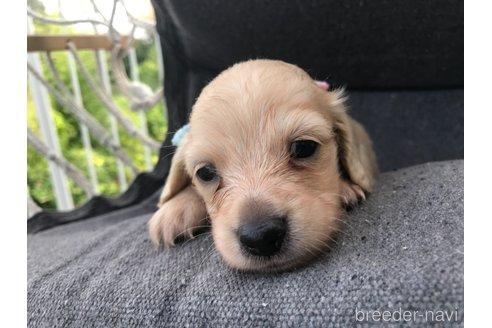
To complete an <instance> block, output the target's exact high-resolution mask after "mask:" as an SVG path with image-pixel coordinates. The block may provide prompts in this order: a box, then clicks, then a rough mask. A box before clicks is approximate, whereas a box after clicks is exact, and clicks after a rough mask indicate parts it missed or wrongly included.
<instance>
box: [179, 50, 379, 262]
mask: <svg viewBox="0 0 492 328" xmlns="http://www.w3.org/2000/svg"><path fill="white" fill-rule="evenodd" d="M344 124H345V125H347V126H343V125H344ZM350 124H357V123H355V122H354V121H351V120H350V119H349V118H348V117H347V116H346V114H345V113H344V108H343V105H342V100H341V99H340V94H339V93H331V92H327V91H325V90H323V89H321V88H320V87H318V86H317V85H316V84H315V82H314V81H313V80H312V79H311V78H310V77H309V76H308V75H307V74H306V73H305V72H304V71H302V70H301V69H299V68H298V67H296V66H293V65H289V64H286V63H283V62H278V61H267V60H262V61H249V62H245V63H242V64H238V65H235V66H233V67H232V68H230V69H228V70H227V71H225V72H223V73H222V74H221V75H219V76H218V77H217V78H216V79H215V80H213V81H212V82H211V83H210V84H209V85H208V86H207V87H206V88H205V89H204V90H203V92H202V94H201V95H200V97H199V98H198V100H197V102H196V104H195V106H194V107H193V112H192V115H191V117H190V131H189V133H188V135H187V136H186V138H185V140H183V143H182V144H181V145H180V149H179V151H180V152H181V154H182V156H181V158H182V165H183V166H184V168H185V170H184V171H185V172H186V173H185V174H187V175H188V177H189V181H190V182H191V184H192V186H194V189H195V191H196V192H197V194H198V195H199V197H200V198H201V199H202V200H203V203H204V204H205V208H206V211H207V213H208V215H209V218H210V221H211V225H212V235H213V238H214V242H215V245H216V248H217V249H218V251H219V252H220V254H221V255H222V257H223V258H224V260H225V261H226V262H227V263H228V264H229V265H230V266H232V267H234V268H238V269H241V270H255V271H258V270H260V271H267V270H282V269H286V268H289V267H293V266H297V265H300V264H302V263H304V262H305V261H306V260H308V259H310V258H312V257H313V256H314V255H316V254H318V253H319V252H320V251H321V250H323V249H324V248H325V247H326V246H327V244H328V243H329V242H330V240H331V238H332V235H333V233H334V232H335V231H336V230H337V229H338V226H339V222H340V219H341V216H342V213H343V205H344V203H350V202H356V201H357V200H358V199H359V198H363V197H364V192H366V191H369V189H370V188H371V187H372V184H373V179H374V178H373V173H372V172H371V173H370V174H369V175H368V174H366V172H362V173H357V172H352V171H354V170H355V171H357V170H364V168H362V169H361V168H355V169H354V168H352V167H350V165H351V164H350V163H347V161H352V160H357V161H359V162H367V160H366V159H360V158H356V159H354V158H352V157H353V156H352V157H351V155H348V154H345V153H344V152H353V149H348V148H350V147H352V148H354V147H355V148H358V147H359V146H358V145H357V144H351V145H343V144H342V143H345V142H346V139H351V140H353V139H354V135H355V134H356V132H354V131H353V130H354V129H353V127H348V125H350ZM358 127H359V126H357V128H358ZM357 133H363V131H362V132H361V131H358V132H357ZM363 134H364V136H363V137H367V135H365V133H363ZM367 142H369V139H368V138H367ZM352 143H353V141H352ZM364 145H365V144H364ZM364 147H366V146H364ZM368 149H369V150H370V149H371V147H370V142H369V146H368ZM364 156H365V155H364ZM371 156H372V153H371V154H370V155H368V157H371ZM368 160H369V161H370V162H371V163H370V165H374V163H372V161H373V158H369V159H368ZM359 164H360V163H358V164H355V166H357V165H359ZM173 165H176V163H173ZM359 166H360V165H359ZM368 170H372V171H374V172H375V166H374V167H369V168H368ZM366 171H367V170H366ZM354 174H355V175H357V174H359V175H360V176H361V177H362V178H361V179H359V180H360V181H362V180H364V179H366V180H367V181H362V182H360V181H359V183H354V181H352V180H351V177H350V176H351V175H354ZM183 205H184V206H186V204H183Z"/></svg>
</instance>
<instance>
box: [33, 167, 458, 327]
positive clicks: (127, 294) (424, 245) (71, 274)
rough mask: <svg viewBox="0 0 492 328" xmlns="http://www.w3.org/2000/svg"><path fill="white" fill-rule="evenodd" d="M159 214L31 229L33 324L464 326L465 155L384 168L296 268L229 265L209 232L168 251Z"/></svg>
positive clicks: (76, 325) (78, 325)
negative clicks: (160, 243)
mask: <svg viewBox="0 0 492 328" xmlns="http://www.w3.org/2000/svg"><path fill="white" fill-rule="evenodd" d="M149 217H150V213H148V214H144V215H142V214H140V215H135V216H134V217H132V218H131V219H124V220H118V213H112V214H110V215H106V216H101V217H97V218H93V219H89V220H85V221H81V222H77V223H72V224H69V225H65V226H59V227H56V228H53V229H50V230H47V231H43V232H41V233H38V234H35V235H30V236H28V256H27V264H28V313H27V315H28V325H29V326H30V327H141V326H148V327H155V326H169V327H186V326H191V327H330V326H337V327H338V326H339V327H351V326H358V325H361V326H365V325H372V324H381V323H387V324H390V325H392V326H401V325H405V326H423V325H424V324H425V325H428V326H436V327H442V326H446V327H450V326H451V327H453V326H457V327H461V326H462V325H463V317H464V314H463V161H449V162H439V163H429V164H424V165H418V166H414V167H410V168H406V169H402V170H399V171H395V172H389V173H385V174H382V175H381V177H380V179H379V183H378V187H377V190H376V191H375V192H374V193H373V194H372V195H371V196H370V197H369V199H368V200H367V201H366V202H365V203H363V205H362V206H360V207H358V208H356V209H354V210H352V211H350V212H349V213H348V215H347V218H346V226H345V229H344V231H343V233H340V234H339V236H338V237H337V243H336V244H334V245H333V248H332V250H331V251H330V252H328V253H326V254H325V255H323V256H321V257H320V258H319V259H318V260H317V261H315V262H313V263H311V264H310V265H308V266H306V267H304V268H301V269H298V270H296V271H291V272H286V273H280V274H245V273H240V272H236V271H234V270H231V269H229V268H228V267H226V266H225V265H224V263H223V262H222V260H221V258H220V256H219V254H218V253H217V252H216V251H215V249H214V247H213V242H212V239H211V236H210V234H207V233H205V234H202V235H200V236H198V237H196V238H195V239H193V240H191V241H188V242H185V243H183V244H181V245H179V246H177V247H175V248H174V249H171V250H169V251H164V252H157V251H156V250H155V249H154V247H153V246H152V244H151V242H150V241H149V239H148V237H147V229H146V223H147V221H148V219H149ZM378 314H379V315H378ZM388 318H389V320H388ZM385 319H386V320H385Z"/></svg>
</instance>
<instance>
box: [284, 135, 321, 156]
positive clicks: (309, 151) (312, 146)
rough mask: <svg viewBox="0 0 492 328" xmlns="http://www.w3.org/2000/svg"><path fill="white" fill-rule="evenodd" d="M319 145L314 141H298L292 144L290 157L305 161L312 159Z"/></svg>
mask: <svg viewBox="0 0 492 328" xmlns="http://www.w3.org/2000/svg"><path fill="white" fill-rule="evenodd" d="M318 146H319V144H318V143H317V142H315V141H312V140H297V141H294V142H293V143H291V144H290V157H292V158H294V159H303V158H308V157H311V156H312V155H313V154H314V153H315V152H316V149H318Z"/></svg>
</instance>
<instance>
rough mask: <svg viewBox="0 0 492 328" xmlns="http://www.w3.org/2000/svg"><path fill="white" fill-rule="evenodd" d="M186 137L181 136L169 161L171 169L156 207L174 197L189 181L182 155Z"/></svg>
mask: <svg viewBox="0 0 492 328" xmlns="http://www.w3.org/2000/svg"><path fill="white" fill-rule="evenodd" d="M186 141H187V136H183V137H182V140H181V142H180V144H179V146H177V148H176V152H175V153H174V156H173V159H172V161H171V169H170V170H169V175H168V176H167V180H166V184H165V185H164V189H163V190H162V193H161V197H160V198H159V204H158V206H159V207H160V206H162V204H164V203H165V202H167V201H168V200H170V199H171V198H173V197H174V196H176V194H178V193H179V192H180V191H181V190H183V189H184V188H185V187H186V186H188V185H189V184H190V182H191V179H190V177H189V175H188V173H187V172H186V169H185V163H184V154H185V148H186Z"/></svg>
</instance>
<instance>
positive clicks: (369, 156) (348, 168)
mask: <svg viewBox="0 0 492 328" xmlns="http://www.w3.org/2000/svg"><path fill="white" fill-rule="evenodd" d="M329 94H330V103H331V109H332V110H331V114H332V118H333V121H334V130H335V131H334V132H335V135H336V142H337V146H338V166H339V169H340V171H341V175H342V178H343V179H344V180H345V181H344V184H342V192H341V193H342V195H344V202H345V203H346V204H347V205H350V204H353V203H357V202H358V200H360V199H365V196H366V194H368V193H370V192H372V191H373V189H374V185H375V183H376V178H377V174H378V168H377V162H376V155H375V154H374V150H373V146H372V141H371V139H370V137H369V135H368V134H367V133H366V131H365V130H364V128H363V127H362V125H361V124H360V123H358V122H357V121H355V120H354V119H352V118H350V117H349V116H348V114H347V113H346V107H345V106H344V101H345V98H344V95H343V90H340V91H335V92H331V93H329Z"/></svg>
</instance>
